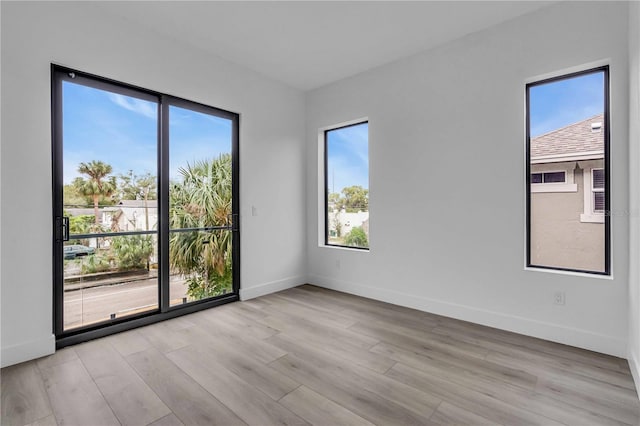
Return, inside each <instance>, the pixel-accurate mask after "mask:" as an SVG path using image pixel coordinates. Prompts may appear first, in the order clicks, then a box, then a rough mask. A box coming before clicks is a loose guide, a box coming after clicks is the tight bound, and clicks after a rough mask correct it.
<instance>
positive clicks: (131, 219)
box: [102, 200, 158, 232]
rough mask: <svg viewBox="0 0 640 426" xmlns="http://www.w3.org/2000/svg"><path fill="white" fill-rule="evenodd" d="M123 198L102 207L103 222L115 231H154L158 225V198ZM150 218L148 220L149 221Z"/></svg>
mask: <svg viewBox="0 0 640 426" xmlns="http://www.w3.org/2000/svg"><path fill="white" fill-rule="evenodd" d="M146 207H147V208H146V209H145V201H144V200H122V201H120V202H119V203H118V204H116V205H115V206H109V207H105V208H103V209H102V224H103V225H104V226H106V227H108V228H110V229H111V230H112V231H114V232H122V231H152V230H154V229H156V228H157V225H158V204H157V201H156V200H147V205H146ZM147 220H148V222H147Z"/></svg>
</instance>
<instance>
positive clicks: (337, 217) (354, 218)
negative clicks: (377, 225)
mask: <svg viewBox="0 0 640 426" xmlns="http://www.w3.org/2000/svg"><path fill="white" fill-rule="evenodd" d="M337 223H340V227H339V228H340V236H341V237H344V236H345V235H347V234H348V233H349V232H351V230H352V229H353V228H356V227H362V228H363V230H364V232H365V234H366V235H367V239H369V212H368V211H366V212H363V211H358V212H355V213H349V212H347V211H346V210H345V209H342V210H336V209H333V210H329V236H330V237H337V236H338V235H337V232H336V224H337Z"/></svg>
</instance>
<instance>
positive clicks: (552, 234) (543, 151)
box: [530, 114, 605, 271]
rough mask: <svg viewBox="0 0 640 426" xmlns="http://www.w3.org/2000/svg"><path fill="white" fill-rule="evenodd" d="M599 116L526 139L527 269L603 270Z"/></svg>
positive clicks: (601, 122) (601, 128) (601, 125)
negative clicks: (528, 185)
mask: <svg viewBox="0 0 640 426" xmlns="http://www.w3.org/2000/svg"><path fill="white" fill-rule="evenodd" d="M604 124H605V123H604V115H603V114H599V115H596V116H594V117H591V118H588V119H586V120H583V121H580V122H578V123H574V124H571V125H568V126H566V127H563V128H560V129H557V130H554V131H552V132H549V133H546V134H544V135H541V136H537V137H535V138H532V139H531V146H530V152H531V158H530V161H531V249H530V251H531V263H532V264H534V265H544V266H553V267H560V268H570V269H580V270H588V271H603V270H604V256H603V253H604V245H605V241H604V237H605V232H604V206H605V204H604V200H605V198H604V197H605V193H604V179H605V175H604Z"/></svg>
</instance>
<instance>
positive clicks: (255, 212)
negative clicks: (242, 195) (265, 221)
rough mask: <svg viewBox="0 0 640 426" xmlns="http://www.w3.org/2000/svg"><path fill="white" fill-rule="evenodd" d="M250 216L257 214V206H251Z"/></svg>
mask: <svg viewBox="0 0 640 426" xmlns="http://www.w3.org/2000/svg"><path fill="white" fill-rule="evenodd" d="M251 216H258V208H257V207H256V206H251Z"/></svg>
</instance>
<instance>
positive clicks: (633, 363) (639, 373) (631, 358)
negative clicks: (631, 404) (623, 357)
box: [627, 351, 640, 395]
mask: <svg viewBox="0 0 640 426" xmlns="http://www.w3.org/2000/svg"><path fill="white" fill-rule="evenodd" d="M627 361H628V362H629V370H631V375H632V376H633V383H635V385H636V393H637V394H638V395H640V364H638V358H637V357H636V355H635V354H634V353H633V352H632V351H629V354H628V355H627Z"/></svg>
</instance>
